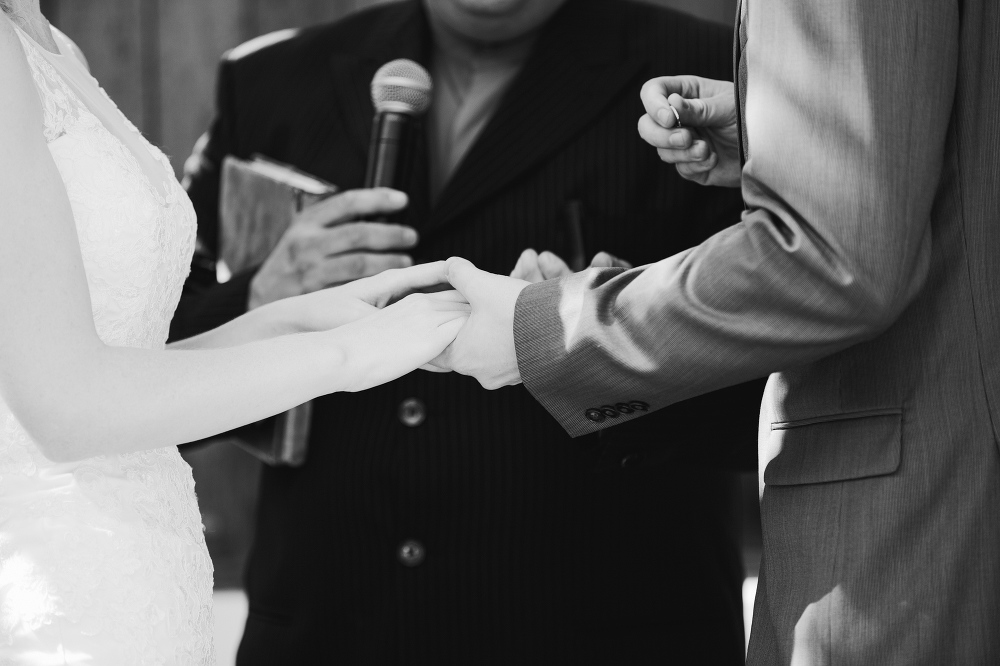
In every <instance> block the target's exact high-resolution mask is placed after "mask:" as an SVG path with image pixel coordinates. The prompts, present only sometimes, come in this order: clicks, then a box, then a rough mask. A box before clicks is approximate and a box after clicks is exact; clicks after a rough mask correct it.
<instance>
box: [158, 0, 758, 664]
mask: <svg viewBox="0 0 1000 666" xmlns="http://www.w3.org/2000/svg"><path fill="white" fill-rule="evenodd" d="M730 37H731V33H730V31H729V30H728V29H727V28H725V27H721V26H714V25H710V24H705V23H701V22H696V21H694V20H693V19H690V18H687V17H684V16H681V15H677V14H674V13H669V12H666V11H664V10H660V9H656V8H652V7H648V6H644V5H635V4H631V3H625V2H610V1H608V0H577V1H575V2H570V3H568V4H567V5H566V6H565V7H564V8H563V10H561V11H560V12H559V13H558V14H557V15H556V16H555V17H554V18H553V19H552V21H551V22H550V24H549V25H548V26H547V27H546V34H544V35H543V36H542V37H541V38H540V40H539V42H538V45H537V48H536V51H535V53H533V54H532V56H531V58H530V59H529V61H528V63H527V64H526V65H525V69H524V70H523V72H522V73H521V75H520V77H519V78H518V79H517V80H516V81H515V82H514V83H513V84H512V88H511V89H510V91H509V93H508V95H507V97H506V99H505V101H504V102H503V104H502V105H501V107H500V108H499V109H498V110H497V112H496V114H495V116H494V117H493V119H492V121H491V123H490V124H489V126H488V127H487V128H486V129H485V130H484V132H483V134H482V135H481V136H480V138H479V140H478V142H477V143H476V145H474V146H473V147H472V149H471V150H470V152H469V154H468V155H467V156H466V159H465V160H464V162H463V163H462V165H461V166H460V167H459V169H458V170H457V172H456V173H455V174H454V176H453V178H452V180H451V182H450V183H449V184H448V186H447V187H446V189H445V190H444V192H443V193H442V194H441V196H440V199H439V201H438V202H437V204H436V206H435V207H433V208H431V207H430V206H429V203H428V197H427V183H426V174H425V172H424V171H423V170H421V169H418V170H417V172H418V173H416V174H415V176H414V180H413V182H411V183H410V184H409V186H408V187H407V188H406V189H407V190H408V192H410V194H411V206H410V209H409V211H408V212H407V213H406V214H405V216H404V221H405V222H407V223H409V224H412V225H413V226H415V227H416V228H417V229H418V230H419V231H420V233H421V243H420V246H419V247H418V248H417V249H416V252H415V257H416V259H417V260H418V261H425V260H431V259H439V258H445V257H447V256H449V255H462V256H465V257H468V258H470V259H472V260H473V261H475V262H476V263H477V264H478V265H480V266H481V267H483V268H486V269H488V270H493V271H498V272H509V271H510V269H511V268H512V267H513V264H514V261H515V260H516V258H517V256H518V254H519V253H520V252H521V250H523V249H524V248H526V247H535V248H537V249H539V250H542V249H551V250H553V251H555V252H557V253H559V254H561V255H563V256H567V255H569V254H570V250H571V245H570V235H569V231H568V228H567V223H566V210H567V206H568V205H569V203H570V202H572V201H579V202H582V209H583V236H584V242H585V245H586V247H587V249H588V253H589V255H592V254H593V253H595V252H596V251H598V250H608V251H610V252H612V253H614V254H616V255H619V256H622V257H625V258H628V259H629V260H631V261H632V262H634V263H636V264H637V265H638V264H642V263H645V262H649V261H653V260H655V259H657V258H659V257H662V256H664V255H666V254H670V253H672V252H674V251H677V250H680V249H682V248H684V247H687V246H689V245H691V244H693V243H695V242H697V241H699V240H700V239H702V238H704V237H706V236H707V235H709V234H710V233H711V232H712V231H714V230H716V229H718V228H719V224H720V223H721V221H723V220H732V219H733V218H734V217H735V216H736V214H737V211H738V210H739V209H740V207H741V200H740V198H739V195H738V193H736V192H730V191H714V190H709V189H704V188H700V187H697V186H693V185H690V184H688V183H685V182H683V181H681V180H680V179H679V178H678V177H677V176H676V175H675V174H674V173H673V171H672V170H671V169H669V168H667V167H665V166H664V165H662V164H660V163H659V161H658V160H657V159H656V156H655V155H651V154H650V153H649V151H648V150H647V149H646V148H645V147H644V145H643V144H642V143H641V141H640V140H639V139H638V137H637V136H636V134H635V123H636V120H637V119H638V117H639V116H640V115H641V106H640V104H639V100H638V90H639V87H640V85H641V84H642V82H643V81H644V80H645V79H647V78H649V77H650V76H652V75H654V74H657V73H662V72H664V71H678V72H679V71H685V72H687V71H690V72H698V73H701V74H703V75H706V76H714V77H724V76H727V75H728V73H729V69H730V57H731V50H730V44H731V42H730ZM428 40H429V31H428V29H427V26H426V23H425V18H424V16H423V12H422V10H421V8H420V5H419V4H418V3H415V2H406V3H401V4H397V5H389V6H386V7H382V8H378V9H375V10H372V11H369V12H366V13H363V14H360V15H356V16H354V17H352V18H349V19H347V20H346V21H343V22H341V23H338V24H334V25H331V26H324V27H320V28H314V29H310V30H306V31H303V32H301V33H300V34H298V35H297V36H295V37H292V38H288V39H284V40H281V41H279V42H278V43H272V44H269V45H267V46H262V45H261V46H259V47H255V46H249V47H246V48H242V49H240V50H238V51H237V52H236V53H235V55H231V56H230V57H228V58H227V60H226V61H225V62H224V63H223V65H222V68H221V70H220V72H221V73H220V81H219V114H218V117H217V119H216V121H215V123H214V124H213V126H212V130H211V139H210V141H209V142H208V144H207V145H206V146H205V147H204V150H203V151H202V152H201V153H200V154H199V155H197V159H195V160H192V162H191V166H192V172H191V174H190V176H191V179H190V184H189V192H190V194H191V197H192V199H193V200H194V202H195V205H196V207H197V209H198V213H199V234H200V238H201V241H202V245H203V252H202V254H201V255H200V259H199V261H200V262H201V263H197V262H196V266H195V271H194V273H193V275H192V279H191V281H190V283H189V285H188V292H187V295H186V297H185V300H184V301H183V302H182V305H181V307H180V309H179V311H178V314H177V317H176V319H175V323H174V330H173V334H174V336H175V337H184V336H186V335H190V334H193V333H196V332H198V331H200V330H204V329H205V328H209V327H211V326H214V325H217V324H219V323H221V322H223V321H225V320H226V319H228V318H231V317H233V316H236V315H238V314H240V313H241V312H242V311H243V310H244V309H245V303H246V291H247V281H248V276H245V275H244V276H236V277H235V278H234V279H233V280H232V281H231V282H230V283H227V284H225V285H214V284H213V280H212V278H211V270H210V269H211V264H212V262H213V258H214V253H215V251H216V249H217V239H216V226H217V221H216V207H217V197H218V191H217V190H218V165H219V163H220V161H221V159H222V157H223V156H224V155H225V154H227V153H233V154H237V155H242V156H246V155H249V154H251V153H254V152H261V153H264V154H267V155H269V156H271V157H273V158H275V159H278V160H282V161H286V162H290V163H293V164H296V165H297V166H299V167H300V168H303V169H305V170H306V171H309V172H312V173H315V174H318V175H319V176H321V177H323V178H325V179H327V180H330V181H331V182H334V183H336V184H338V185H340V186H341V187H343V188H351V187H358V186H360V185H361V183H362V179H363V176H364V166H365V149H366V144H367V138H368V133H369V125H370V122H371V116H372V108H371V104H370V102H369V101H368V83H369V81H370V80H371V76H372V74H373V73H374V71H375V69H376V68H377V67H378V66H379V65H381V64H382V63H384V62H386V61H387V60H390V59H393V58H398V57H410V58H413V59H415V60H418V61H423V62H425V63H426V61H427V56H428V53H429V44H428ZM272 41H273V40H272ZM417 163H418V164H426V156H425V155H422V156H420V159H418V161H417ZM681 220H683V221H684V222H683V224H682V223H680V221H681ZM588 259H589V256H588ZM759 396H760V385H752V386H744V387H737V388H735V389H730V390H728V391H727V392H725V393H721V394H716V395H712V396H708V397H705V398H700V399H698V400H697V401H695V402H692V403H690V404H685V405H678V406H677V408H675V409H673V410H668V411H664V412H663V413H661V414H658V415H657V416H655V417H651V418H648V419H644V420H642V421H640V422H638V423H637V424H636V426H635V427H626V428H621V429H618V431H617V432H613V433H609V434H606V435H603V436H595V437H593V438H589V439H584V440H580V441H573V440H571V439H570V438H569V437H567V436H566V434H565V433H564V432H563V431H562V429H561V428H560V427H559V426H558V425H557V424H556V422H555V421H553V420H552V419H551V418H550V417H549V416H548V415H547V414H546V413H545V411H544V410H543V409H542V408H541V407H539V406H538V405H537V404H536V403H535V401H534V400H532V399H531V397H530V396H529V395H528V393H527V392H526V391H524V390H523V389H522V388H521V387H517V388H510V389H505V390H502V391H497V392H492V393H491V392H486V391H483V390H481V389H480V388H479V386H478V384H477V383H476V382H475V381H474V380H471V379H467V378H464V377H460V376H452V375H448V376H442V375H434V374H429V373H414V374H413V375H411V376H408V377H404V378H402V379H400V380H398V381H396V382H392V383H390V384H388V385H385V386H382V387H379V388H377V389H374V390H371V391H367V392H365V393H363V394H358V395H354V394H343V395H335V396H331V397H328V398H325V399H322V400H319V401H317V402H316V409H315V416H314V422H313V427H312V433H313V434H312V440H311V442H310V451H309V458H308V460H307V463H306V465H305V466H304V467H302V468H300V469H294V470H292V469H267V470H265V471H264V475H263V479H262V485H261V496H260V509H259V518H258V527H257V542H256V544H255V547H254V552H253V555H252V558H251V563H250V567H249V572H248V576H247V585H248V592H249V596H250V618H249V621H248V624H247V630H246V635H245V638H244V642H243V645H242V647H241V651H240V663H241V664H243V665H249V664H273V663H329V662H335V663H397V662H398V663H404V662H405V663H417V664H423V663H434V664H442V663H460V664H478V663H498V664H500V663H502V664H512V663H561V662H566V663H570V662H572V663H648V662H651V661H665V662H669V661H671V659H673V660H675V663H690V660H693V659H695V658H697V659H698V660H700V661H701V662H702V663H707V662H706V661H705V660H708V662H711V663H732V664H737V663H742V627H741V615H740V581H741V575H740V563H739V553H738V549H737V544H736V540H735V537H734V529H735V527H736V525H735V523H734V517H735V516H734V512H733V500H734V487H733V482H732V478H731V477H730V476H729V475H727V474H725V473H720V472H718V471H713V470H712V469H710V468H711V467H718V466H722V467H725V466H743V467H745V466H746V462H745V461H747V459H748V458H749V465H751V466H752V465H753V444H752V442H753V438H754V433H755V431H756V414H757V409H758V406H759ZM411 397H415V398H418V399H419V400H421V401H422V402H423V403H424V405H426V420H425V421H424V422H423V423H422V424H420V425H418V426H416V427H409V426H407V425H404V424H403V423H402V422H401V420H400V418H399V416H398V410H399V407H400V405H401V403H402V402H403V401H404V400H406V399H407V398H411ZM719 445H724V447H723V448H724V451H723V452H722V453H718V452H714V453H712V454H710V455H706V454H703V453H699V452H700V451H709V450H712V451H714V450H715V447H716V446H719ZM741 447H742V449H741ZM623 460H628V461H629V463H630V464H631V463H636V464H635V465H634V466H633V467H632V468H628V469H623V468H622V461H623ZM657 460H671V461H672V464H671V465H669V466H666V465H654V464H652V463H654V462H656V461H657ZM643 463H645V464H643ZM408 539H415V540H417V541H419V542H420V543H421V544H422V545H423V546H424V548H425V549H426V551H425V552H426V557H425V559H424V560H423V562H422V563H420V564H419V565H418V566H414V567H406V566H403V565H402V564H401V563H400V562H399V561H398V559H397V557H398V550H399V548H400V545H401V544H402V543H403V542H405V541H406V540H408ZM688 655H692V656H690V657H689V656H688ZM693 655H696V657H695V656H693Z"/></svg>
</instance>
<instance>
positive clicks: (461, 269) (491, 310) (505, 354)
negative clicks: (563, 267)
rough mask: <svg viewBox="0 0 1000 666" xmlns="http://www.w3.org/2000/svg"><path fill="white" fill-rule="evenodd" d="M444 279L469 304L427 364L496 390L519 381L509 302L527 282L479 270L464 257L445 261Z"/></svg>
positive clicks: (512, 319) (512, 313) (511, 310)
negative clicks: (467, 311) (447, 341)
mask: <svg viewBox="0 0 1000 666" xmlns="http://www.w3.org/2000/svg"><path fill="white" fill-rule="evenodd" d="M448 281H449V282H451V284H452V286H453V287H455V289H456V290H458V292H459V293H461V294H462V295H463V296H465V299H466V300H467V301H469V304H470V305H471V306H472V314H471V315H470V316H469V320H468V321H467V322H466V324H465V326H463V327H462V330H461V331H459V333H458V337H456V338H455V341H454V342H453V343H451V346H450V347H448V349H446V350H445V351H444V353H443V354H441V356H438V357H437V358H436V359H435V360H434V361H432V365H434V366H435V367H437V368H439V369H442V370H454V371H455V372H459V373H461V374H463V375H470V376H472V377H475V378H476V379H478V380H479V383H480V384H482V385H483V388H487V389H497V388H500V387H501V386H510V385H512V384H520V383H521V373H520V372H519V371H518V369H517V354H516V352H515V351H514V306H515V305H516V304H517V297H518V295H519V294H520V293H521V290H522V289H524V288H525V287H527V286H528V282H525V281H524V280H518V279H515V278H509V277H503V276H502V275H494V274H493V273H487V272H485V271H481V270H479V269H478V268H476V267H475V266H473V265H472V263H470V262H469V261H466V260H465V259H459V258H456V257H452V258H451V259H449V260H448Z"/></svg>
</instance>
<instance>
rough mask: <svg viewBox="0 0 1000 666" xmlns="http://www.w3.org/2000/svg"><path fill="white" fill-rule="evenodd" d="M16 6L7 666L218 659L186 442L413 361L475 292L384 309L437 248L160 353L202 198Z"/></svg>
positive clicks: (17, 0)
mask: <svg viewBox="0 0 1000 666" xmlns="http://www.w3.org/2000/svg"><path fill="white" fill-rule="evenodd" d="M0 8H2V9H3V11H2V12H0V90H2V91H3V94H2V95H0V128H2V129H0V202H2V204H0V313H2V314H0V663H2V664H32V665H36V664H37V665H42V664H46V665H50V664H101V665H105V666H106V665H119V664H120V665H125V664H128V665H133V664H136V665H138V664H149V665H152V664H156V665H163V666H165V665H172V664H176V665H184V666H187V665H190V664H211V663H214V656H213V648H212V632H213V621H212V565H211V561H210V560H209V557H208V553H207V551H206V549H205V542H204V539H203V537H202V531H201V519H200V515H199V513H198V507H197V504H196V501H195V496H194V485H193V481H192V478H191V471H190V468H188V466H187V465H186V464H185V463H184V462H183V461H182V459H181V458H180V456H179V455H178V453H177V449H176V445H177V444H180V443H183V442H188V441H192V440H197V439H201V438H203V437H206V436H209V435H213V434H216V433H219V432H224V431H227V430H231V429H232V428H235V427H237V426H240V425H243V424H246V423H250V422H252V421H256V420H259V419H262V418H265V417H267V416H270V415H273V414H276V413H279V412H282V411H284V410H287V409H289V408H291V407H293V406H295V405H297V404H300V403H302V402H305V401H307V400H310V399H312V398H315V397H317V396H319V395H322V394H326V393H330V392H333V391H360V390H363V389H366V388H369V387H371V386H375V385H377V384H380V383H383V382H386V381H389V380H392V379H394V378H396V377H398V376H400V375H403V374H405V373H407V372H410V371H412V370H414V369H416V368H418V367H420V366H421V365H423V364H424V363H426V362H428V361H429V360H431V359H432V358H434V357H435V356H437V355H438V354H439V353H440V352H441V351H442V350H443V349H444V348H445V347H447V346H448V345H449V344H450V343H451V341H452V340H453V339H454V337H455V335H456V334H457V332H458V330H459V329H460V328H461V326H462V324H463V322H464V321H465V319H466V317H467V316H468V309H469V308H468V305H467V304H466V303H465V302H464V300H463V299H462V298H461V297H460V296H458V295H457V294H456V293H455V292H442V293H438V294H433V295H423V294H415V295H410V296H406V297H403V298H401V300H398V301H397V302H395V303H393V304H391V305H387V303H390V302H392V301H394V300H396V299H399V298H400V297H402V296H404V295H405V294H406V293H409V292H411V291H414V290H417V289H420V288H422V287H430V286H433V285H436V284H439V283H441V282H444V280H445V269H444V264H443V262H439V263H436V264H428V265H424V266H417V267H414V268H410V269H405V270H400V271H389V272H386V273H383V274H382V275H380V276H378V277H375V278H370V279H367V280H361V281H358V282H354V283H351V284H350V285H347V286H344V287H338V288H335V289H328V290H326V291H321V292H316V293H313V294H310V295H307V296H302V297H298V298H293V299H288V300H285V301H280V302H277V303H274V304H272V305H268V306H265V307H263V308H259V309H256V310H254V311H252V312H250V313H249V314H247V315H245V316H243V317H241V318H240V319H237V320H235V321H233V322H231V323H230V324H227V325H226V326H223V327H221V328H218V329H216V330H214V331H210V332H209V333H206V334H204V335H202V336H199V337H197V338H193V339H191V340H186V341H184V342H182V343H179V344H176V345H170V346H167V347H165V345H164V341H165V340H166V337H167V330H168V325H169V322H170V318H171V315H172V314H173V310H174V307H175V306H176V304H177V301H178V298H179V296H180V290H181V285H182V283H183V281H184V278H185V276H186V274H187V271H188V266H189V262H190V259H191V253H192V249H193V244H194V229H195V220H194V213H193V210H192V208H191V205H190V202H189V201H188V200H187V198H186V195H185V193H184V191H183V190H182V189H181V188H180V186H179V185H178V183H177V182H176V180H175V179H174V177H173V172H172V171H171V169H170V166H169V164H168V163H167V161H166V159H165V158H164V157H163V155H162V154H161V153H160V152H159V151H158V150H156V149H155V148H153V147H151V146H150V145H149V144H148V143H146V141H145V140H144V139H143V138H142V136H141V135H140V134H139V133H138V132H137V131H136V130H135V128H134V127H133V126H132V125H131V124H130V123H129V122H128V121H127V120H125V118H124V117H123V116H122V115H121V114H120V113H119V112H118V110H117V108H116V107H115V106H114V105H113V104H112V103H111V101H110V100H109V99H108V98H107V97H106V96H105V95H104V93H103V91H102V90H101V89H100V88H99V86H98V85H97V83H96V81H94V80H93V78H91V77H90V76H89V74H88V73H87V71H86V66H85V64H84V62H83V61H82V59H80V58H79V57H78V56H77V55H75V51H74V46H73V45H72V43H71V42H70V41H69V40H68V39H66V38H65V36H64V35H62V34H61V33H59V32H58V31H55V30H53V29H51V28H50V26H49V24H48V22H47V21H46V20H45V18H44V17H43V16H42V14H41V12H40V11H39V5H38V0H0ZM382 195H383V196H388V194H387V193H385V192H383V193H382Z"/></svg>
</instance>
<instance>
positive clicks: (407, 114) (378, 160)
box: [365, 58, 433, 189]
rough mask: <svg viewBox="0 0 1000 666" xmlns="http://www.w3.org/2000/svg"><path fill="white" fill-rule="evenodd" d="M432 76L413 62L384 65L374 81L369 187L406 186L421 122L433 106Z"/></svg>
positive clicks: (398, 61) (367, 180) (400, 61)
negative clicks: (431, 105)
mask: <svg viewBox="0 0 1000 666" xmlns="http://www.w3.org/2000/svg"><path fill="white" fill-rule="evenodd" d="M432 89H433V85H432V83H431V76H430V74H428V73H427V70H426V69H424V68H423V67H421V66H420V65H418V64H417V63H415V62H413V61H412V60H406V59H403V58H401V59H399V60H393V61H391V62H387V63H386V64H384V65H382V66H381V67H380V68H379V69H378V71H377V72H375V76H374V77H372V85H371V94H372V104H374V105H375V118H374V119H373V121H372V135H371V141H370V143H369V144H368V167H367V170H366V173H365V187H393V188H396V189H399V186H400V185H401V184H402V183H405V182H406V176H407V175H408V170H409V169H410V168H411V162H412V159H413V154H414V152H415V151H414V149H413V148H414V143H415V141H416V138H417V132H416V130H415V127H416V125H417V120H418V118H420V116H422V115H423V114H424V112H425V111H427V107H429V106H430V104H431V90H432Z"/></svg>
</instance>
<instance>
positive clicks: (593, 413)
mask: <svg viewBox="0 0 1000 666" xmlns="http://www.w3.org/2000/svg"><path fill="white" fill-rule="evenodd" d="M583 415H584V416H586V417H587V418H588V419H590V420H591V421H593V422H594V423H600V422H601V421H603V420H604V419H605V418H607V417H606V416H604V412H602V411H601V410H599V409H594V408H593V407H591V408H590V409H588V410H587V411H585V412H584V413H583Z"/></svg>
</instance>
